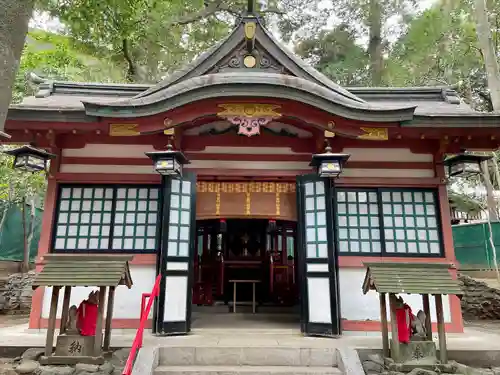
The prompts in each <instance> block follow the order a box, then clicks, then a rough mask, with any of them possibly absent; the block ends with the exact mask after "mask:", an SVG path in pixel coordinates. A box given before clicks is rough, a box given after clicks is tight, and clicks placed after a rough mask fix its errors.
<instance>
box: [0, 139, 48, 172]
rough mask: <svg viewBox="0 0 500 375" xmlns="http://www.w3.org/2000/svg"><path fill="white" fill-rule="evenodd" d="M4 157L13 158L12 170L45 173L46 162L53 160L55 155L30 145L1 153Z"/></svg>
mask: <svg viewBox="0 0 500 375" xmlns="http://www.w3.org/2000/svg"><path fill="white" fill-rule="evenodd" d="M3 153H4V154H6V155H10V156H14V164H13V166H12V167H13V168H14V169H20V170H24V171H27V172H40V171H47V162H48V161H49V160H50V159H54V158H55V157H56V155H54V154H51V153H50V152H47V151H45V150H43V149H39V148H36V147H34V146H32V145H24V146H21V147H18V148H15V149H13V150H7V151H4V152H3Z"/></svg>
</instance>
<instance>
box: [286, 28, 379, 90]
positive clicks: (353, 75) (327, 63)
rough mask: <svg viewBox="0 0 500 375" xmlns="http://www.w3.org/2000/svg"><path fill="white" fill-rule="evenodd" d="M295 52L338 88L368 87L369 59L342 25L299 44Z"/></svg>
mask: <svg viewBox="0 0 500 375" xmlns="http://www.w3.org/2000/svg"><path fill="white" fill-rule="evenodd" d="M295 53H297V54H298V55H299V56H301V57H303V58H305V59H306V60H307V61H308V62H309V63H310V64H312V65H313V66H315V67H316V68H317V69H318V70H319V71H321V72H322V73H324V74H325V75H326V76H328V77H329V78H330V79H332V80H333V81H334V82H337V83H338V84H340V85H341V86H365V85H369V82H370V72H369V57H368V54H367V53H366V51H364V49H363V48H362V47H361V46H359V45H358V44H356V37H355V35H354V32H353V31H352V30H351V29H350V28H349V27H348V26H347V25H345V24H342V25H339V26H337V27H336V28H335V29H333V30H330V31H322V32H321V33H320V34H319V35H317V36H314V37H312V38H309V39H304V40H301V41H299V42H298V43H297V44H296V46H295Z"/></svg>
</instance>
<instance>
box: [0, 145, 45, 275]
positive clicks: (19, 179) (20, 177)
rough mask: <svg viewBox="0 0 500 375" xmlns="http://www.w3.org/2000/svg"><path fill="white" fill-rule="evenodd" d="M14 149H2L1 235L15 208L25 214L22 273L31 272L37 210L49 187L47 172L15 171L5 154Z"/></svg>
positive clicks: (4, 146) (0, 190)
mask: <svg viewBox="0 0 500 375" xmlns="http://www.w3.org/2000/svg"><path fill="white" fill-rule="evenodd" d="M12 147H15V146H10V145H3V146H2V147H0V215H1V216H0V236H1V235H2V233H3V231H2V229H3V226H4V224H5V221H6V219H7V214H8V212H9V211H10V209H11V208H12V206H18V207H19V208H20V210H21V212H22V214H23V230H24V247H25V248H24V256H23V270H24V271H28V270H29V249H30V247H31V240H32V238H33V234H34V222H35V213H36V212H35V209H36V207H42V206H43V198H44V196H45V191H46V188H47V183H46V175H45V173H26V172H23V171H20V170H16V169H13V168H12V164H13V161H14V160H13V158H12V157H11V156H7V155H5V154H3V153H1V152H2V151H4V150H5V149H8V148H12Z"/></svg>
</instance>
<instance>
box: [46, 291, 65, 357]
mask: <svg viewBox="0 0 500 375" xmlns="http://www.w3.org/2000/svg"><path fill="white" fill-rule="evenodd" d="M60 288H61V287H59V286H54V287H52V297H51V299H50V313H49V326H48V327H47V339H46V341H45V356H46V357H49V356H50V355H51V354H52V347H53V346H54V331H55V329H56V316H57V303H58V301H59V289H60Z"/></svg>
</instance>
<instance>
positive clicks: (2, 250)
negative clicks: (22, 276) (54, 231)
mask: <svg viewBox="0 0 500 375" xmlns="http://www.w3.org/2000/svg"><path fill="white" fill-rule="evenodd" d="M3 204H7V203H3ZM3 207H5V206H3V205H2V204H0V222H1V221H2V220H1V219H2V217H3V212H4V208H3ZM5 215H6V218H5V220H4V221H3V225H2V227H1V228H0V261H22V260H23V254H24V230H23V214H22V210H21V209H20V207H19V206H17V205H13V204H10V205H9V208H8V209H7V211H6V212H5ZM25 215H26V228H27V229H26V230H27V231H28V230H29V228H30V224H31V219H32V218H31V207H30V206H28V205H27V206H26V213H25ZM42 216H43V210H41V209H39V208H35V215H34V217H33V226H34V227H33V237H32V239H31V243H30V261H31V262H33V261H34V260H35V258H36V254H37V250H38V242H39V241H40V231H41V228H42ZM28 234H29V232H28Z"/></svg>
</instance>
